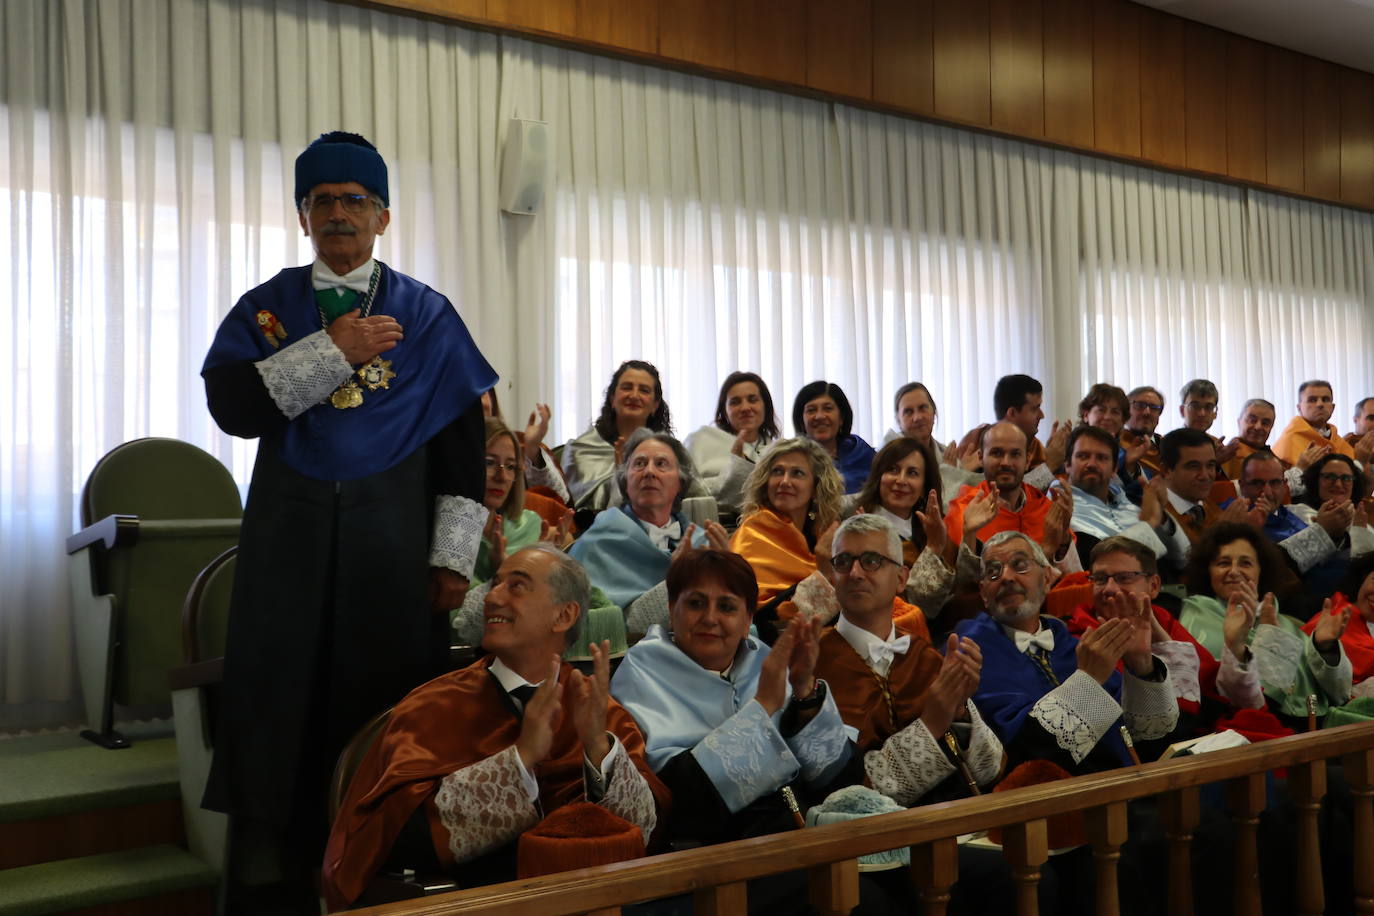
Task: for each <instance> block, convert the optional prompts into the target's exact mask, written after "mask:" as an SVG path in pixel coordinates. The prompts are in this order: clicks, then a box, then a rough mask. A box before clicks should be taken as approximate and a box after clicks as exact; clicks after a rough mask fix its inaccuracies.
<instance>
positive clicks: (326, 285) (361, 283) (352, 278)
mask: <svg viewBox="0 0 1374 916" xmlns="http://www.w3.org/2000/svg"><path fill="white" fill-rule="evenodd" d="M375 263H376V260H375V259H374V258H368V259H367V261H366V262H365V263H363V264H360V265H359V266H357V267H355V268H353V269H352V270H350V271H349V272H348V273H346V274H344V275H343V276H339V275H338V274H336V273H334V271H332V270H330V269H329V265H327V264H325V263H324V262H323V261H321V260H319V259H318V258H316V259H315V263H314V264H313V265H312V266H311V268H310V285H311V286H313V287H314V288H315V289H317V290H320V289H332V290H345V289H351V290H356V291H357V292H360V293H365V292H367V285H368V283H369V282H371V280H372V266H373V265H374V264H375ZM339 295H343V293H342V292H340V293H339Z"/></svg>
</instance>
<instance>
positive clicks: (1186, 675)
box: [1150, 639, 1202, 703]
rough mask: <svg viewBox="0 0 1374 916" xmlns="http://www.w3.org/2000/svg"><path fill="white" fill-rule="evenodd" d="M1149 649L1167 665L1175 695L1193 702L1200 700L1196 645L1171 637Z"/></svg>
mask: <svg viewBox="0 0 1374 916" xmlns="http://www.w3.org/2000/svg"><path fill="white" fill-rule="evenodd" d="M1150 651H1151V652H1152V653H1154V654H1155V655H1157V656H1159V658H1160V659H1162V660H1163V662H1164V664H1165V665H1167V666H1168V668H1169V679H1170V680H1171V681H1173V683H1174V695H1175V696H1177V697H1178V698H1179V699H1180V700H1189V701H1191V702H1193V703H1200V702H1202V685H1201V684H1200V683H1199V682H1198V667H1199V664H1200V663H1199V661H1198V657H1197V647H1196V646H1194V645H1193V644H1192V643H1190V642H1183V641H1182V640H1174V639H1171V640H1169V641H1168V642H1157V643H1155V644H1154V645H1152V646H1150Z"/></svg>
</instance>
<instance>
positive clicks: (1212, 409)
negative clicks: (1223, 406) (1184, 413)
mask: <svg viewBox="0 0 1374 916" xmlns="http://www.w3.org/2000/svg"><path fill="white" fill-rule="evenodd" d="M1188 409H1189V410H1195V411H1197V412H1198V413H1216V412H1217V405H1216V404H1215V403H1213V402H1211V401H1189V402H1188Z"/></svg>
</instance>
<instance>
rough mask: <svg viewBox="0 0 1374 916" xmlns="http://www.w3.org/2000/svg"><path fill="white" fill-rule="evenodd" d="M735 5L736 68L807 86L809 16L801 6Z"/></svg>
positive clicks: (743, 0) (767, 1) (767, 0)
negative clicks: (807, 19) (807, 25)
mask: <svg viewBox="0 0 1374 916" xmlns="http://www.w3.org/2000/svg"><path fill="white" fill-rule="evenodd" d="M671 2H677V0H671ZM731 5H732V6H733V8H734V11H735V69H736V71H737V72H739V73H745V74H748V75H750V76H758V77H762V78H763V79H768V80H775V81H777V82H780V83H793V84H795V85H798V86H804V85H806V17H805V16H804V15H802V9H801V6H800V5H799V4H797V3H793V2H788V0H736V2H735V3H733V4H731ZM659 40H660V42H661V41H662V38H660V39H659Z"/></svg>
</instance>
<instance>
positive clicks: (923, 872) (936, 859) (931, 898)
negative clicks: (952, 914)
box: [911, 837, 959, 916]
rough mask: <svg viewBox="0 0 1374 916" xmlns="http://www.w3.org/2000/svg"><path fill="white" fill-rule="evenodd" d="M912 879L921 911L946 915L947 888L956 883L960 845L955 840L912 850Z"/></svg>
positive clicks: (930, 914) (927, 913) (929, 844)
mask: <svg viewBox="0 0 1374 916" xmlns="http://www.w3.org/2000/svg"><path fill="white" fill-rule="evenodd" d="M911 880H912V883H913V884H915V885H916V888H917V889H918V890H919V891H920V893H921V912H922V913H924V914H925V916H945V907H947V906H948V905H949V889H950V888H951V887H952V886H953V885H954V882H955V881H957V880H959V844H958V842H957V841H956V840H955V839H954V837H948V838H947V839H943V840H936V841H935V842H933V843H925V844H923V845H921V846H913V847H911Z"/></svg>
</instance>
